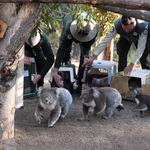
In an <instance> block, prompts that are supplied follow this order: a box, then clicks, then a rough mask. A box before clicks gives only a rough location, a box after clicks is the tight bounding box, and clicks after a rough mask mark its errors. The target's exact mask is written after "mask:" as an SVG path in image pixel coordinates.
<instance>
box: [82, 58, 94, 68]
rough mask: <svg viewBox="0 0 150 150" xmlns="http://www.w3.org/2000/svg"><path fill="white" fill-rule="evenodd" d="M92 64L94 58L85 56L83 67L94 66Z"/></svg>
mask: <svg viewBox="0 0 150 150" xmlns="http://www.w3.org/2000/svg"><path fill="white" fill-rule="evenodd" d="M92 64H93V59H91V58H84V63H83V65H82V67H84V66H92Z"/></svg>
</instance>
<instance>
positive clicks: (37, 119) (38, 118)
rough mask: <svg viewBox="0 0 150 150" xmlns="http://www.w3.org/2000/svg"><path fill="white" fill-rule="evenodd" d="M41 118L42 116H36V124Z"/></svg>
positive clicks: (39, 122)
mask: <svg viewBox="0 0 150 150" xmlns="http://www.w3.org/2000/svg"><path fill="white" fill-rule="evenodd" d="M42 119H43V117H42V116H37V117H36V121H37V122H38V124H41V120H42Z"/></svg>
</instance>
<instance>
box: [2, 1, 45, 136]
mask: <svg viewBox="0 0 150 150" xmlns="http://www.w3.org/2000/svg"><path fill="white" fill-rule="evenodd" d="M43 5H44V4H40V3H26V4H23V5H20V6H21V8H20V10H19V11H18V13H17V11H16V4H15V3H14V4H13V3H9V4H2V3H0V20H1V22H2V26H3V22H4V23H5V24H7V25H8V27H7V29H6V32H5V30H4V36H3V37H4V38H2V39H0V45H1V46H0V138H1V139H8V138H12V137H14V114H15V102H16V97H15V96H16V95H15V94H14V93H16V92H15V91H16V87H15V84H16V70H17V67H18V64H19V59H20V58H19V51H20V49H21V48H22V46H23V45H24V42H25V41H26V40H27V38H28V37H29V35H30V32H31V30H32V29H33V27H34V25H35V24H36V22H37V18H38V15H39V12H40V11H41V9H42V7H43ZM1 29H2V30H3V28H1Z"/></svg>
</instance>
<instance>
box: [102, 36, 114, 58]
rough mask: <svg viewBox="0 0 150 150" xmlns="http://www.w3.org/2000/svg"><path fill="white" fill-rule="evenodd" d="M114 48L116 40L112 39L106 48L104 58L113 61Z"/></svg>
mask: <svg viewBox="0 0 150 150" xmlns="http://www.w3.org/2000/svg"><path fill="white" fill-rule="evenodd" d="M113 50H114V40H113V39H112V40H111V42H110V43H109V44H108V45H107V47H106V48H105V51H104V58H103V60H110V61H112V60H113Z"/></svg>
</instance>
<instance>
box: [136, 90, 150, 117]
mask: <svg viewBox="0 0 150 150" xmlns="http://www.w3.org/2000/svg"><path fill="white" fill-rule="evenodd" d="M133 100H134V101H135V102H136V104H137V106H136V107H134V108H133V111H139V112H140V117H141V118H143V117H144V112H145V111H146V110H148V109H149V110H150V95H146V94H142V90H141V88H137V89H134V96H133Z"/></svg>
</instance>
